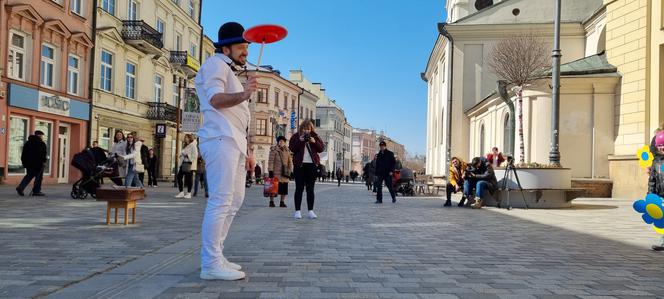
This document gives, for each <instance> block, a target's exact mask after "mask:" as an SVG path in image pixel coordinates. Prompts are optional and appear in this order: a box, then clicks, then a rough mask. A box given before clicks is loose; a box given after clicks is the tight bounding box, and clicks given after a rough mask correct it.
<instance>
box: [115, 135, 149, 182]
mask: <svg viewBox="0 0 664 299" xmlns="http://www.w3.org/2000/svg"><path fill="white" fill-rule="evenodd" d="M126 144H127V146H126V147H125V155H122V156H121V157H122V158H123V159H124V160H125V163H126V164H127V169H126V171H127V172H126V175H125V187H140V188H143V183H141V180H139V179H138V172H141V171H145V167H144V166H143V163H142V161H141V146H142V145H143V143H142V142H140V141H136V138H135V137H134V134H131V133H129V134H127V142H126Z"/></svg>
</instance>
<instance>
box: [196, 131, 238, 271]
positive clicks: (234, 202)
mask: <svg viewBox="0 0 664 299" xmlns="http://www.w3.org/2000/svg"><path fill="white" fill-rule="evenodd" d="M200 149H201V155H203V159H204V160H205V167H206V174H207V181H208V184H209V185H208V186H209V190H208V191H209V195H210V197H209V198H208V200H207V207H206V208H205V215H204V216H203V226H202V228H201V239H202V240H201V268H202V269H220V268H221V267H222V265H223V262H222V261H223V258H224V256H223V252H222V251H223V250H224V240H225V239H226V236H227V235H228V230H229V229H230V227H231V223H232V222H233V218H234V217H235V214H237V211H238V210H240V207H241V206H242V202H243V201H244V192H245V190H244V189H245V186H244V183H245V179H246V170H245V162H246V161H245V159H246V158H245V155H244V153H242V152H240V151H239V150H238V149H237V146H236V145H235V143H234V141H233V140H232V139H231V138H229V137H221V138H220V139H213V140H209V141H205V142H203V143H201V145H200Z"/></svg>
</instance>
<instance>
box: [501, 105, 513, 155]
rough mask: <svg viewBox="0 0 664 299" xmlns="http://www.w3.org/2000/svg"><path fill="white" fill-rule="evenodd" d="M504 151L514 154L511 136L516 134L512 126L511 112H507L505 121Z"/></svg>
mask: <svg viewBox="0 0 664 299" xmlns="http://www.w3.org/2000/svg"><path fill="white" fill-rule="evenodd" d="M503 128H504V129H503V153H504V154H506V155H507V154H509V155H514V144H513V143H512V142H510V141H511V139H510V136H514V131H512V128H510V114H509V112H508V113H505V121H504V122H503Z"/></svg>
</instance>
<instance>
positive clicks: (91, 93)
mask: <svg viewBox="0 0 664 299" xmlns="http://www.w3.org/2000/svg"><path fill="white" fill-rule="evenodd" d="M96 48H97V1H92V49H90V56H89V59H88V62H90V64H89V71H88V100H89V101H90V106H89V109H88V110H89V112H88V132H87V133H88V138H90V140H88V144H89V145H92V142H91V140H92V120H93V115H92V107H93V106H94V101H93V98H94V76H95V56H96V53H95V51H96ZM97 128H99V120H98V119H97ZM97 133H99V132H97Z"/></svg>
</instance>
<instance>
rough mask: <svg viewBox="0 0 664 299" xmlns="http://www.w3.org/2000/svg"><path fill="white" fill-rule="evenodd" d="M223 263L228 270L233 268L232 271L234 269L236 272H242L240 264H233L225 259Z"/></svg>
mask: <svg viewBox="0 0 664 299" xmlns="http://www.w3.org/2000/svg"><path fill="white" fill-rule="evenodd" d="M223 263H224V267H226V268H231V269H233V270H235V271H240V270H242V266H240V265H238V264H236V263H231V262H230V261H228V260H227V259H226V258H225V257H224V258H223Z"/></svg>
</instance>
